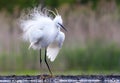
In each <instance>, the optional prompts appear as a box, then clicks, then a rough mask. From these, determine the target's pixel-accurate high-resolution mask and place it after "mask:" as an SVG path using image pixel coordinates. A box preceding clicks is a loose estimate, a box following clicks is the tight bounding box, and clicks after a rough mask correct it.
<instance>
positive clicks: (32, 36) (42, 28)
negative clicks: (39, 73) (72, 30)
mask: <svg viewBox="0 0 120 83" xmlns="http://www.w3.org/2000/svg"><path fill="white" fill-rule="evenodd" d="M40 9H41V8H39V7H38V8H34V9H32V10H30V11H29V12H28V14H27V15H24V16H22V18H21V19H20V26H21V29H22V30H23V39H24V40H26V41H28V42H30V46H29V48H33V49H38V50H39V49H42V48H47V56H48V58H49V59H50V60H51V61H54V60H55V58H56V56H57V54H58V53H59V50H60V48H61V47H62V44H63V41H64V38H65V35H64V33H63V32H61V31H60V28H61V26H60V25H59V24H61V25H62V18H61V16H60V15H56V17H55V18H54V19H53V18H52V16H51V15H50V13H49V12H48V11H47V9H44V10H43V11H41V10H40Z"/></svg>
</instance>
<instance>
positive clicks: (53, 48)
mask: <svg viewBox="0 0 120 83" xmlns="http://www.w3.org/2000/svg"><path fill="white" fill-rule="evenodd" d="M64 39H65V35H64V33H63V32H59V34H58V36H57V37H56V39H55V41H54V42H53V43H51V44H50V45H49V46H48V48H47V56H48V58H49V59H50V61H52V62H53V61H54V60H55V58H56V56H57V55H58V53H59V50H60V49H61V47H62V45H63V42H64Z"/></svg>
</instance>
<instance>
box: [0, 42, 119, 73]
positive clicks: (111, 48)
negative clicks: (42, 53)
mask: <svg viewBox="0 0 120 83" xmlns="http://www.w3.org/2000/svg"><path fill="white" fill-rule="evenodd" d="M43 58H44V57H43ZM43 64H44V65H45V63H44V62H43ZM49 64H50V66H51V68H52V70H55V71H54V72H57V71H59V72H60V71H68V74H69V71H73V70H76V71H78V72H79V73H80V72H81V71H82V72H93V71H94V72H95V71H101V72H102V71H103V72H111V71H114V72H119V70H120V47H119V46H117V45H115V44H107V45H104V44H102V43H98V42H96V43H93V44H88V45H87V46H86V47H73V48H65V47H63V49H62V50H61V52H60V54H59V55H58V57H57V58H56V60H55V62H53V63H49ZM0 66H1V67H0V71H1V72H2V71H3V72H5V71H9V72H17V71H22V70H25V72H26V71H36V72H38V71H39V70H40V67H39V56H38V52H37V51H34V50H28V48H27V45H26V44H25V43H24V44H22V45H21V53H19V54H17V53H11V54H10V55H7V54H1V55H0ZM44 69H45V71H47V68H46V66H43V69H41V70H42V71H43V70H44ZM45 71H43V72H45ZM23 72H24V71H23ZM59 72H57V73H56V74H59ZM26 73H28V74H29V72H26ZM73 73H75V74H77V73H76V72H74V71H73ZM98 73H100V72H98ZM33 74H34V73H33ZM66 74H67V73H66Z"/></svg>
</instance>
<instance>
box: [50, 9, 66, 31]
mask: <svg viewBox="0 0 120 83" xmlns="http://www.w3.org/2000/svg"><path fill="white" fill-rule="evenodd" d="M55 10H56V9H55ZM50 11H51V10H50ZM51 12H52V13H53V14H54V15H55V18H54V19H53V21H54V23H55V25H56V27H57V28H63V29H64V30H65V31H67V29H66V28H65V27H64V26H63V20H62V17H61V16H60V15H59V13H58V11H57V10H56V13H57V14H55V13H54V12H53V11H51Z"/></svg>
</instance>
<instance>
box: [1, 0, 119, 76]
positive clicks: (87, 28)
mask: <svg viewBox="0 0 120 83" xmlns="http://www.w3.org/2000/svg"><path fill="white" fill-rule="evenodd" d="M39 4H42V5H43V6H47V7H48V8H51V9H53V10H54V8H57V9H58V11H59V13H60V15H62V18H63V21H64V26H65V27H66V28H67V29H68V32H65V34H66V39H65V42H64V45H63V47H62V49H61V51H60V53H59V55H58V57H57V58H56V60H55V61H54V62H50V61H49V60H48V62H49V64H50V67H51V70H52V71H53V73H55V74H75V75H76V74H96V73H97V74H101V73H102V74H115V73H117V74H119V73H120V0H0V74H39V73H43V72H45V73H49V72H48V69H47V67H46V65H45V63H44V62H43V63H42V64H43V68H42V69H41V68H40V66H39V53H38V51H35V50H33V49H30V50H28V47H29V43H27V42H24V41H23V40H22V38H21V35H22V31H21V30H20V27H19V22H18V19H19V17H20V15H21V12H22V11H23V10H24V9H27V8H33V7H35V6H38V5H39ZM43 52H44V51H43ZM43 58H44V55H43ZM38 72H39V73H38Z"/></svg>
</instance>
